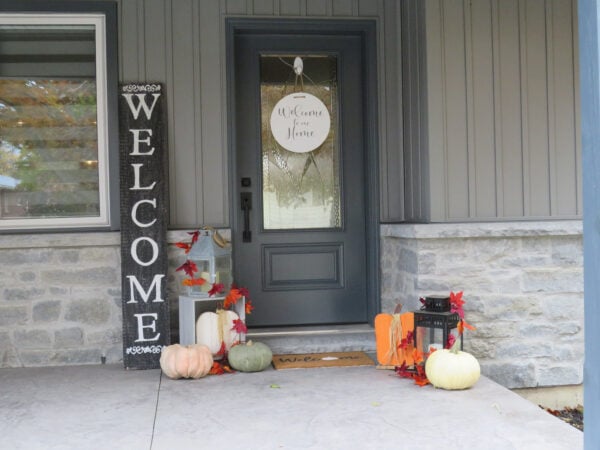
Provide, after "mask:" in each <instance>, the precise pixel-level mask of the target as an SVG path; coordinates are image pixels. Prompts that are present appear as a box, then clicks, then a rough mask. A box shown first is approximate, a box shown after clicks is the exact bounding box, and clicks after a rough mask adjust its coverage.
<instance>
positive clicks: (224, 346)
mask: <svg viewBox="0 0 600 450" xmlns="http://www.w3.org/2000/svg"><path fill="white" fill-rule="evenodd" d="M226 353H227V346H226V345H225V342H224V341H223V342H221V348H220V349H219V351H218V352H217V353H216V354H215V356H224V355H225V354H226Z"/></svg>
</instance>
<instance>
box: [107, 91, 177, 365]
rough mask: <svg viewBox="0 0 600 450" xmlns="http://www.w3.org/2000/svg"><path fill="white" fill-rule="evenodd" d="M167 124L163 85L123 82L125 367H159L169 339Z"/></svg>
mask: <svg viewBox="0 0 600 450" xmlns="http://www.w3.org/2000/svg"><path fill="white" fill-rule="evenodd" d="M166 126H167V121H166V101H165V98H164V88H163V85H162V84H160V83H150V84H148V83H143V84H142V83H140V84H137V83H130V84H123V85H121V87H120V91H119V137H120V139H119V140H120V167H119V169H120V177H119V178H120V183H121V188H120V191H121V201H120V204H121V279H122V285H121V295H122V302H121V305H122V308H123V363H124V365H125V368H126V369H155V368H158V367H160V352H161V350H162V348H163V347H164V346H166V345H169V343H170V324H169V302H168V299H167V291H166V279H167V219H168V207H167V199H168V192H167V186H168V171H167V168H168V165H167V163H168V154H167V142H168V141H167V129H166Z"/></svg>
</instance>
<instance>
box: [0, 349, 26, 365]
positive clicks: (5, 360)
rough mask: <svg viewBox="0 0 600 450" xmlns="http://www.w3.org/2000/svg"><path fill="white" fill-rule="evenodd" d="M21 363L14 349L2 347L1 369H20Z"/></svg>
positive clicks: (0, 353) (0, 352)
mask: <svg viewBox="0 0 600 450" xmlns="http://www.w3.org/2000/svg"><path fill="white" fill-rule="evenodd" d="M20 366H21V361H19V356H18V355H17V352H16V351H15V349H14V348H12V347H2V346H0V368H2V367H20Z"/></svg>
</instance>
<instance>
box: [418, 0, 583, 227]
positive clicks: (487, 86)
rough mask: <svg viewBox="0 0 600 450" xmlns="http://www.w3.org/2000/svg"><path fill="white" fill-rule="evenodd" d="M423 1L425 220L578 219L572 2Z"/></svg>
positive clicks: (579, 193)
mask: <svg viewBox="0 0 600 450" xmlns="http://www.w3.org/2000/svg"><path fill="white" fill-rule="evenodd" d="M426 5H427V16H426V17H427V19H426V21H427V58H428V68H427V88H428V92H429V96H428V111H429V121H428V134H429V180H430V187H431V204H432V209H431V218H432V220H433V221H447V220H450V221H458V220H500V219H516V218H533V217H537V218H544V217H576V216H578V215H580V214H581V190H580V183H581V176H580V169H579V167H578V161H579V160H580V146H579V137H578V136H577V132H576V130H577V120H578V119H577V117H578V113H577V101H576V97H577V84H576V83H577V82H576V78H577V77H576V70H575V68H576V67H577V60H576V53H575V48H576V42H577V41H576V39H575V33H576V29H575V27H574V25H573V24H574V17H576V11H575V6H574V4H573V2H572V1H570V0H548V1H546V2H542V1H539V0H473V1H467V0H452V1H447V0H444V1H441V0H430V1H428V2H427V3H426ZM440 74H441V75H440Z"/></svg>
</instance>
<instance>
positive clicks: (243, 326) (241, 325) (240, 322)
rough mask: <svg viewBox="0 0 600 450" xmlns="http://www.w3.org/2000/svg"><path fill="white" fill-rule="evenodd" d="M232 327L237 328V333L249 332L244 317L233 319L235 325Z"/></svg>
mask: <svg viewBox="0 0 600 450" xmlns="http://www.w3.org/2000/svg"><path fill="white" fill-rule="evenodd" d="M231 329H232V330H235V332H236V333H247V332H248V327H246V324H245V323H244V321H243V320H242V319H235V320H234V321H233V327H232V328H231Z"/></svg>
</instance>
